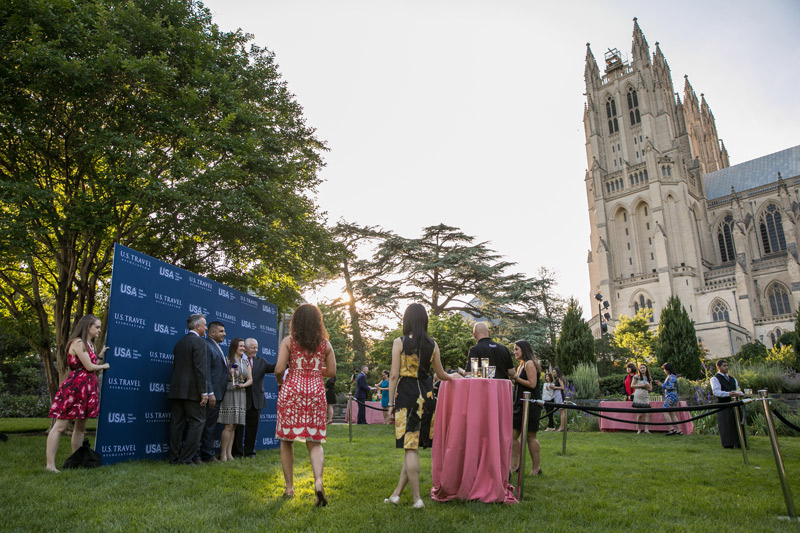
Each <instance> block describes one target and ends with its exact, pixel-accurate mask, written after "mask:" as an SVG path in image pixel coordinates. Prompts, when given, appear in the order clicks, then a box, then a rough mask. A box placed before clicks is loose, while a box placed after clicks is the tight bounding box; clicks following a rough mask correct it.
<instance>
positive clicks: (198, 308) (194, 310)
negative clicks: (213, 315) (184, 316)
mask: <svg viewBox="0 0 800 533" xmlns="http://www.w3.org/2000/svg"><path fill="white" fill-rule="evenodd" d="M189 313H191V314H193V315H208V308H207V307H203V306H202V305H197V304H189Z"/></svg>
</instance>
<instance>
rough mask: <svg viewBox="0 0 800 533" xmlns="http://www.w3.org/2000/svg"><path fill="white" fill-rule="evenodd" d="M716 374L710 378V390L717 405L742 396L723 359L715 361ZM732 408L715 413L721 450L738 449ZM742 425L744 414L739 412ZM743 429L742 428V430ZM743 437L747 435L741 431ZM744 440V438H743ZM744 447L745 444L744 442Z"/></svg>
mask: <svg viewBox="0 0 800 533" xmlns="http://www.w3.org/2000/svg"><path fill="white" fill-rule="evenodd" d="M717 370H718V372H717V374H716V375H715V376H714V377H713V378H711V390H712V391H713V393H714V396H715V397H716V398H717V402H718V403H730V402H731V401H732V399H733V398H736V397H739V396H741V395H742V392H741V391H740V390H739V383H738V382H737V381H736V378H734V377H733V376H729V375H728V362H727V361H725V360H724V359H720V360H718V361H717ZM734 409H738V407H733V408H730V409H723V410H722V411H720V412H719V413H717V426H718V427H719V438H720V440H721V441H722V447H723V448H739V447H740V446H739V433H738V431H737V430H736V416H735V415H734V413H733V410H734ZM740 414H741V415H742V416H741V417H740V419H741V421H742V423H744V413H743V412H740ZM742 429H744V428H742ZM742 434H743V435H745V436H746V435H747V433H745V432H744V431H742ZM745 439H746V437H745ZM745 445H747V444H746V442H745Z"/></svg>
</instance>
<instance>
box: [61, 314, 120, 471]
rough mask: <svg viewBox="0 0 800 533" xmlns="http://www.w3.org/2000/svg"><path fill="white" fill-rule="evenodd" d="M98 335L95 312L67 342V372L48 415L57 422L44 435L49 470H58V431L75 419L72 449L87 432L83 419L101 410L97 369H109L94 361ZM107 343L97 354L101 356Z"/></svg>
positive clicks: (98, 328) (84, 319)
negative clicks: (45, 436)
mask: <svg viewBox="0 0 800 533" xmlns="http://www.w3.org/2000/svg"><path fill="white" fill-rule="evenodd" d="M98 335H100V320H99V319H98V318H97V317H96V316H94V315H85V316H83V317H82V318H81V319H80V320H78V323H77V324H75V329H73V330H72V335H70V337H69V340H68V341H67V364H68V365H69V368H70V373H69V375H68V376H67V377H66V379H64V381H63V382H62V383H61V386H60V387H59V388H58V392H57V393H56V396H55V398H54V399H53V404H52V405H51V406H50V413H49V414H48V415H47V416H49V417H50V418H55V419H56V421H55V423H54V424H53V427H52V428H51V429H50V433H49V434H48V435H47V447H46V449H45V458H46V465H45V468H46V469H47V470H49V471H50V472H56V473H58V472H59V470H58V469H57V468H56V452H57V451H58V441H59V440H60V439H61V434H62V433H64V430H65V429H67V425H68V424H69V421H70V420H74V421H75V427H74V428H73V430H72V439H71V444H72V452H73V453H75V450H77V449H78V448H80V447H81V444H83V435H84V434H85V433H86V419H87V418H97V415H98V412H99V410H100V404H99V402H98V390H97V372H99V371H100V370H108V368H109V366H108V363H103V364H102V365H98V364H97V360H98V355H96V354H95V348H94V341H95V340H97V337H98ZM107 349H108V346H106V347H104V348H103V349H102V350H101V351H100V354H99V358H101V359H102V358H103V355H104V354H105V353H106V350H107Z"/></svg>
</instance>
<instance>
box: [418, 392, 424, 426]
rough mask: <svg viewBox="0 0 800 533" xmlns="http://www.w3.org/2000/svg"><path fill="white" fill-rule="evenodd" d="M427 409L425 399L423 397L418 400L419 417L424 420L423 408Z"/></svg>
mask: <svg viewBox="0 0 800 533" xmlns="http://www.w3.org/2000/svg"><path fill="white" fill-rule="evenodd" d="M424 407H425V399H424V398H423V397H422V396H419V397H418V398H417V416H418V417H419V418H420V420H421V419H422V412H423V408H424Z"/></svg>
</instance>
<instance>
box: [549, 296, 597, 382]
mask: <svg viewBox="0 0 800 533" xmlns="http://www.w3.org/2000/svg"><path fill="white" fill-rule="evenodd" d="M556 362H557V363H558V367H559V369H560V370H561V372H563V373H564V374H567V375H569V374H571V373H572V371H573V370H574V369H575V367H576V366H577V365H578V364H579V363H589V364H591V365H594V364H595V363H596V359H595V354H594V336H593V335H592V330H591V328H589V324H587V323H586V321H585V320H584V319H583V309H581V306H580V305H578V301H577V300H575V299H574V298H570V300H569V304H568V305H567V312H566V314H565V315H564V321H563V322H562V323H561V335H559V337H558V341H557V342H556Z"/></svg>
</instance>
